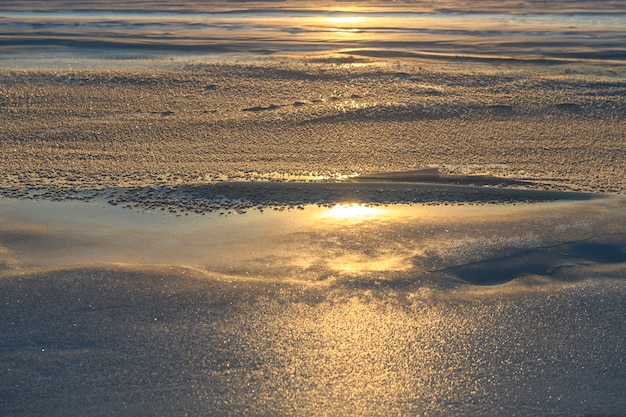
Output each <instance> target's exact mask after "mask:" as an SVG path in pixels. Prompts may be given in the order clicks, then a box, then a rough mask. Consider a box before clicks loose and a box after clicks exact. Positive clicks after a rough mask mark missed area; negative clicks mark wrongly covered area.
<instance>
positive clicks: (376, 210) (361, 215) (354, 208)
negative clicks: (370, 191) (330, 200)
mask: <svg viewBox="0 0 626 417" xmlns="http://www.w3.org/2000/svg"><path fill="white" fill-rule="evenodd" d="M384 214H385V210H384V209H383V208H380V207H372V206H368V205H365V204H360V203H349V204H337V205H335V206H334V207H332V208H331V209H329V210H328V211H327V212H325V213H324V217H326V218H330V219H337V220H350V221H365V220H370V219H373V218H377V217H381V216H383V215H384Z"/></svg>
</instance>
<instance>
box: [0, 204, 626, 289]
mask: <svg viewBox="0 0 626 417" xmlns="http://www.w3.org/2000/svg"><path fill="white" fill-rule="evenodd" d="M625 225H626V199H624V198H622V197H610V198H606V199H596V200H589V201H578V202H553V203H538V204H528V205H458V206H443V205H441V206H428V205H403V204H397V205H390V206H367V205H362V204H337V205H334V206H332V207H318V206H305V207H304V209H292V210H280V211H279V210H266V211H265V212H263V213H261V212H259V211H251V212H249V213H247V214H243V215H231V216H216V215H195V214H191V215H188V216H180V217H177V216H168V215H164V214H162V213H152V212H137V211H131V210H128V209H125V208H120V207H113V206H110V205H108V204H106V203H105V202H83V201H63V202H51V201H39V200H37V201H36V200H18V199H6V198H5V199H1V200H0V270H3V271H4V272H19V271H22V270H29V269H33V268H58V267H76V266H89V265H102V264H126V265H130V266H137V267H141V266H172V265H175V266H185V267H191V268H194V269H199V270H202V271H205V272H208V273H211V274H217V275H218V276H226V277H230V278H238V279H271V280H281V279H289V280H294V279H295V280H301V281H308V282H314V281H315V282H318V281H325V280H330V279H337V278H348V279H354V280H356V281H357V282H360V283H361V284H363V283H373V282H375V283H377V285H380V283H381V282H382V283H385V282H386V283H390V282H392V283H393V282H399V281H402V282H406V280H424V279H431V280H454V281H460V282H468V283H471V284H481V285H484V284H497V283H501V282H507V281H510V280H513V279H516V278H520V277H524V276H537V275H539V276H554V277H557V278H567V277H569V276H578V275H579V274H578V272H577V271H581V270H582V269H581V268H583V269H584V268H587V269H585V270H588V268H589V267H590V266H593V265H595V266H598V265H600V266H603V268H604V269H603V271H605V272H603V273H607V274H609V275H610V276H614V275H616V274H617V275H619V274H620V272H619V271H622V272H623V270H624V268H623V267H624V265H625V264H626V226H625ZM607 267H611V268H610V269H607ZM606 271H609V272H606ZM577 274H578V275H577ZM364 285H365V284H364ZM367 285H369V284H367Z"/></svg>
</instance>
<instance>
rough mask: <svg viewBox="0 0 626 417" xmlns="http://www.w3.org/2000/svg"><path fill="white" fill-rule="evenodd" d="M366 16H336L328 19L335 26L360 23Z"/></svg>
mask: <svg viewBox="0 0 626 417" xmlns="http://www.w3.org/2000/svg"><path fill="white" fill-rule="evenodd" d="M364 19H365V18H364V17H363V16H334V17H329V18H327V19H326V21H327V22H328V23H331V24H333V25H335V26H342V25H354V24H357V23H360V22H362V21H363V20H364Z"/></svg>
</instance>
